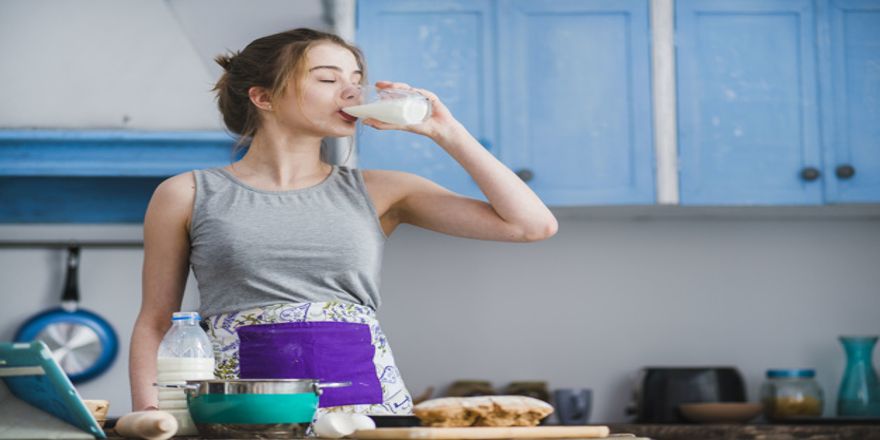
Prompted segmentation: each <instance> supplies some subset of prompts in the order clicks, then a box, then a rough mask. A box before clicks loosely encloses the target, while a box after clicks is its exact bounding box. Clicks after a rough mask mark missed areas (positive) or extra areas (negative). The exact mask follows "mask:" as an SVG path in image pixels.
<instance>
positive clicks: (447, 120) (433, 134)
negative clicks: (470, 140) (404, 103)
mask: <svg viewBox="0 0 880 440" xmlns="http://www.w3.org/2000/svg"><path fill="white" fill-rule="evenodd" d="M376 87H377V88H379V89H403V90H412V91H414V92H416V93H418V94H420V95H422V96H424V97H426V98H428V100H429V101H430V102H431V116H430V117H429V118H428V119H426V120H425V121H423V122H420V123H418V124H410V125H398V124H388V123H386V122H382V121H379V120H377V119H372V118H367V119H364V120H363V123H364V124H365V125H369V126H370V127H373V128H375V129H377V130H403V131H408V132H411V133H416V134H421V135H424V136H427V137H429V138H431V139H433V140H434V142H437V143H440V142H441V141H442V140H444V139H447V138H448V137H449V136H452V135H453V134H454V133H455V131H456V130H458V129H461V128H463V127H462V125H461V123H460V122H458V121H457V120H456V119H455V117H454V116H452V113H451V112H450V111H449V109H448V108H446V106H445V105H444V104H443V103H442V102H441V101H440V98H438V97H437V95H435V94H434V93H432V92H430V91H428V90H425V89H418V88H415V87H412V86H410V85H409V84H407V83H400V82H391V81H376Z"/></svg>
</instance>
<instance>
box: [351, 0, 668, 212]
mask: <svg viewBox="0 0 880 440" xmlns="http://www.w3.org/2000/svg"><path fill="white" fill-rule="evenodd" d="M648 7H649V5H648V1H647V0H593V1H580V0H562V1H558V0H557V1H549V0H522V1H520V0H500V1H488V0H482V1H470V0H468V1H448V0H441V1H430V2H423V1H385V0H370V1H364V2H358V28H357V42H358V44H359V46H360V47H361V48H362V49H363V50H364V52H365V54H366V57H367V62H368V64H369V69H370V77H371V81H373V80H376V79H392V80H397V81H404V82H408V83H411V84H414V85H419V86H422V87H424V88H427V89H431V90H434V91H435V92H436V93H437V94H438V95H439V96H440V97H441V99H443V100H444V102H446V103H447V105H448V106H449V107H450V109H451V110H452V112H453V114H455V115H456V117H457V118H458V119H459V120H461V121H462V122H463V123H464V125H465V126H466V127H467V128H468V129H469V130H470V131H471V133H473V134H474V136H475V137H477V138H478V139H480V140H481V142H482V143H483V145H484V146H485V147H486V148H488V149H489V150H490V151H491V152H492V153H493V154H495V155H496V156H497V157H498V158H499V159H500V160H502V161H503V162H504V163H505V164H506V165H507V166H508V167H510V168H511V169H513V170H514V171H520V172H528V173H530V174H531V175H532V179H530V180H529V184H530V185H531V187H532V188H533V189H534V190H535V192H536V193H537V194H538V195H539V196H540V197H541V198H542V199H543V200H544V201H545V202H546V203H548V204H551V205H556V206H559V205H587V204H638V203H653V201H654V170H653V157H654V156H653V143H652V136H651V110H650V109H651V97H650V26H649V16H648ZM358 139H359V140H358V145H359V147H360V150H359V160H360V166H362V167H364V168H386V169H398V170H405V171H409V172H413V173H416V174H419V175H422V176H424V177H427V178H429V179H432V180H434V181H436V182H438V183H440V184H441V185H443V186H446V187H447V188H449V189H451V190H453V191H456V192H459V193H462V194H465V195H469V196H472V197H480V198H482V195H481V194H480V193H479V188H477V186H476V184H475V183H474V182H473V181H472V179H471V178H470V176H468V175H467V173H466V172H465V171H464V169H463V168H462V167H461V166H460V165H459V164H457V163H456V162H455V161H454V160H452V159H451V157H449V156H448V155H447V154H446V153H445V152H444V151H443V150H442V149H440V148H439V147H437V146H436V145H433V143H432V142H430V141H429V140H427V139H423V138H419V137H417V136H413V135H410V134H407V133H394V134H391V133H388V132H382V133H378V132H374V131H372V130H371V129H369V128H366V129H364V131H363V132H362V133H360V134H359V138H358Z"/></svg>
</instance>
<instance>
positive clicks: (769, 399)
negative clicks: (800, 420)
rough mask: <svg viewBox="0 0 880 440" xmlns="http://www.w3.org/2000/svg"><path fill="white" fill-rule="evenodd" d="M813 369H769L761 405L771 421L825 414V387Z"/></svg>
mask: <svg viewBox="0 0 880 440" xmlns="http://www.w3.org/2000/svg"><path fill="white" fill-rule="evenodd" d="M815 377H816V371H815V370H811V369H793V370H767V380H765V381H764V384H763V385H762V386H761V402H762V403H763V404H764V415H765V416H766V417H767V419H768V420H779V419H785V418H790V417H819V416H821V415H822V408H823V404H824V403H823V394H822V387H820V386H819V383H818V382H816V379H815Z"/></svg>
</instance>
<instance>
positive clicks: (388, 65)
mask: <svg viewBox="0 0 880 440" xmlns="http://www.w3.org/2000/svg"><path fill="white" fill-rule="evenodd" d="M357 4H358V6H357V8H358V9H357V18H358V24H357V31H356V32H357V34H356V41H357V43H358V45H359V46H360V48H361V49H362V50H363V51H364V54H365V57H366V59H367V72H368V76H369V79H370V82H371V83H372V82H375V81H376V80H391V81H400V82H406V83H409V84H410V85H412V86H414V87H421V88H425V89H428V90H431V91H433V92H434V93H436V94H437V95H438V96H439V97H440V99H441V100H442V101H443V102H444V103H445V104H446V106H447V107H449V109H450V110H451V111H452V114H453V115H455V117H456V118H457V119H458V120H459V121H461V122H462V123H463V124H464V126H465V127H466V128H467V129H468V130H469V131H470V132H471V133H472V134H473V135H474V137H476V138H477V139H480V140H481V142H482V143H483V144H484V146H487V147H488V148H490V150H491V146H492V144H493V139H494V128H495V119H494V115H495V93H494V81H493V78H494V75H495V73H494V71H493V70H492V67H493V66H494V61H493V60H494V55H493V54H494V53H495V49H494V40H493V35H494V27H495V17H494V7H493V3H491V2H490V1H488V0H430V1H391V0H368V1H360V2H358V3H357ZM358 166H359V167H362V168H382V169H395V170H402V171H409V172H412V173H415V174H418V175H421V176H423V177H426V178H428V179H431V180H433V181H434V182H437V183H439V184H441V185H443V186H445V187H447V188H449V189H451V190H453V191H455V192H458V193H461V194H465V195H468V196H471V197H479V198H483V199H485V198H484V197H482V193H481V192H480V190H479V188H478V187H477V185H476V183H475V182H474V181H473V180H472V179H471V177H470V175H468V173H467V172H466V171H465V170H464V168H462V167H461V165H459V164H458V163H457V162H456V161H455V160H454V159H452V157H451V156H449V155H448V154H447V153H446V152H445V151H443V149H442V148H440V147H439V146H437V145H436V144H434V143H433V142H432V141H431V140H430V139H427V138H425V137H422V136H418V135H413V134H410V133H405V132H397V131H384V132H379V131H376V130H373V129H372V128H370V127H363V128H362V129H361V131H360V132H359V133H358Z"/></svg>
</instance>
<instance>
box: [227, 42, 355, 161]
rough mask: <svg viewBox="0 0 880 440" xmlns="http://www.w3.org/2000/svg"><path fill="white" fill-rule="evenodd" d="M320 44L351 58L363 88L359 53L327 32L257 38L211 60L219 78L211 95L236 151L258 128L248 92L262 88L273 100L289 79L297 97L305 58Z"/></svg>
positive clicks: (257, 115)
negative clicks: (337, 48) (341, 49)
mask: <svg viewBox="0 0 880 440" xmlns="http://www.w3.org/2000/svg"><path fill="white" fill-rule="evenodd" d="M321 42H330V43H334V44H338V45H339V46H342V47H344V48H346V49H348V50H350V51H351V53H352V54H354V57H355V60H356V61H357V64H358V67H359V68H360V70H361V71H362V72H364V74H363V75H362V76H361V84H362V85H363V84H366V65H365V63H364V56H363V54H362V53H361V51H360V49H358V48H357V47H356V46H354V45H352V44H349V43H348V42H347V41H345V40H344V39H342V38H341V37H339V36H338V35H334V34H331V33H327V32H321V31H317V30H314V29H307V28H299V29H292V30H289V31H284V32H279V33H277V34H273V35H268V36H265V37H262V38H258V39H256V40H254V41H253V42H251V43H250V44H248V45H247V46H246V47H245V48H244V50H241V51H239V52H236V53H232V54H228V55H218V56H217V57H215V58H214V61H216V62H217V64H219V65H220V66H221V67H223V70H224V72H223V75H222V76H221V77H220V79H219V80H218V81H217V84H216V85H215V86H214V89H213V91H215V92H217V106H218V107H219V108H220V113H222V114H223V122H224V123H225V124H226V127H227V128H228V129H229V130H230V131H232V132H233V133H235V134H238V135H239V136H241V137H240V139H239V141H238V143H237V144H236V147H239V146H241V144H242V143H244V142H245V141H246V140H247V139H249V138H253V137H254V135H255V134H256V133H257V129H258V128H259V123H260V116H259V112H258V111H257V107H256V106H254V104H253V103H252V102H251V100H250V97H249V96H248V90H249V89H250V88H251V87H264V88H265V89H267V90H268V91H269V92H270V93H271V94H272V97H273V98H278V97H281V96H282V95H284V93H285V92H286V91H287V83H288V80H289V79H290V78H296V81H295V82H294V87H295V92H296V93H297V95H300V96H301V91H302V90H301V87H302V85H301V80H302V78H303V77H304V76H305V73H306V72H305V55H306V54H307V53H308V51H309V49H310V48H312V47H313V46H314V45H316V44H318V43H321Z"/></svg>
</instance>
